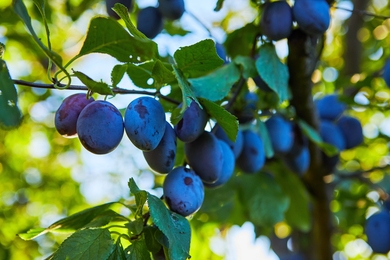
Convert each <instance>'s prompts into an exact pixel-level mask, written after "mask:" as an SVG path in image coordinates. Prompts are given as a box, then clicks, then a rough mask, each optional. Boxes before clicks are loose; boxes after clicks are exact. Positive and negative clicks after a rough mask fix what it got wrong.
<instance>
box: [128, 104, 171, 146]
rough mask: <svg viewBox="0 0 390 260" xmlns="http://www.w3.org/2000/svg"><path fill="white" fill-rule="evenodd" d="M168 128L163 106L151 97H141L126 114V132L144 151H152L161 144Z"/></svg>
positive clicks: (129, 106)
mask: <svg viewBox="0 0 390 260" xmlns="http://www.w3.org/2000/svg"><path fill="white" fill-rule="evenodd" d="M165 127H166V121H165V112H164V109H163V107H162V106H161V104H160V103H159V102H158V101H157V100H155V99H154V98H151V97H139V98H136V99H134V100H133V101H132V102H130V104H129V105H128V107H127V109H126V112H125V130H126V134H127V136H128V137H129V139H130V141H131V142H132V143H133V144H134V145H135V146H136V147H137V148H138V149H140V150H142V151H152V150H154V149H155V148H156V147H157V145H158V144H159V143H160V141H161V139H162V137H163V136H164V132H165Z"/></svg>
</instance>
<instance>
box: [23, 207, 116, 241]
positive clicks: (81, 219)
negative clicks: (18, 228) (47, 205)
mask: <svg viewBox="0 0 390 260" xmlns="http://www.w3.org/2000/svg"><path fill="white" fill-rule="evenodd" d="M115 203H117V202H110V203H106V204H102V205H99V206H96V207H93V208H88V209H85V210H83V211H80V212H78V213H76V214H73V215H71V216H69V217H66V218H63V219H60V220H59V221H56V222H54V223H53V224H51V225H50V226H49V227H48V228H46V229H42V231H41V232H40V233H38V229H32V230H30V231H28V232H27V233H24V234H19V235H18V236H19V237H21V238H23V239H28V240H30V239H33V238H36V237H38V236H40V235H43V234H46V233H48V232H52V231H60V230H61V231H75V230H77V229H80V228H82V227H85V226H86V225H87V224H89V223H90V222H91V221H92V220H94V219H95V218H96V217H97V216H99V215H102V214H105V213H106V211H107V209H109V208H110V207H111V206H112V205H113V204H115ZM33 234H35V235H34V236H32V235H33Z"/></svg>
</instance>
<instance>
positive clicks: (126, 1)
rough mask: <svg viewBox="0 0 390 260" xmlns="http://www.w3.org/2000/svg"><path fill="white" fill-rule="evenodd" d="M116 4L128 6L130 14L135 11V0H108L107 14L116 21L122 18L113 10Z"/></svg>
mask: <svg viewBox="0 0 390 260" xmlns="http://www.w3.org/2000/svg"><path fill="white" fill-rule="evenodd" d="M116 3H118V4H122V5H124V6H126V7H127V9H129V12H131V11H132V10H133V0H106V9H107V14H108V15H109V16H110V17H112V18H115V19H119V18H120V17H119V15H118V14H117V13H116V12H114V10H112V8H113V7H114V5H115V4H116Z"/></svg>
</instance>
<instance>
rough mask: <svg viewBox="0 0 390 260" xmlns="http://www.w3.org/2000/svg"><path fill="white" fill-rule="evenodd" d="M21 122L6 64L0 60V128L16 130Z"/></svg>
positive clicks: (14, 91)
mask: <svg viewBox="0 0 390 260" xmlns="http://www.w3.org/2000/svg"><path fill="white" fill-rule="evenodd" d="M21 122H22V113H21V112H20V110H19V107H18V94H17V92H16V88H15V85H14V82H13V81H12V79H11V76H10V74H9V71H8V68H7V64H6V63H5V61H4V60H1V59H0V127H1V128H5V129H11V128H16V127H18V126H19V125H20V123H21Z"/></svg>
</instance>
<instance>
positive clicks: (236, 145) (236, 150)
mask: <svg viewBox="0 0 390 260" xmlns="http://www.w3.org/2000/svg"><path fill="white" fill-rule="evenodd" d="M216 127H217V129H216V131H215V136H216V137H217V138H218V139H220V140H222V141H224V142H225V143H227V144H228V145H229V147H230V149H231V150H232V151H233V154H234V158H235V159H237V158H238V156H239V155H240V153H241V151H242V148H243V145H244V139H243V135H242V131H241V130H238V132H237V137H236V141H235V142H233V141H232V140H230V139H229V137H228V136H227V135H226V133H225V131H224V130H223V128H222V127H221V126H216Z"/></svg>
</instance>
